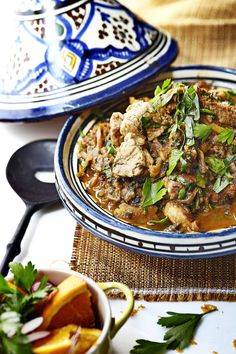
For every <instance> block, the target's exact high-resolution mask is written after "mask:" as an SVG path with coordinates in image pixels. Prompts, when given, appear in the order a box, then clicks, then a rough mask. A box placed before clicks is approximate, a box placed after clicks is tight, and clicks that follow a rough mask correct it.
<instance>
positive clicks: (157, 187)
mask: <svg viewBox="0 0 236 354" xmlns="http://www.w3.org/2000/svg"><path fill="white" fill-rule="evenodd" d="M163 186H164V181H163V180H159V181H157V182H154V183H152V181H151V179H150V178H149V177H147V178H146V180H145V182H144V184H143V189H142V195H143V204H142V208H146V207H148V206H150V205H153V204H156V203H157V202H159V201H160V200H161V199H162V198H163V197H164V195H165V194H166V192H167V190H166V188H163Z"/></svg>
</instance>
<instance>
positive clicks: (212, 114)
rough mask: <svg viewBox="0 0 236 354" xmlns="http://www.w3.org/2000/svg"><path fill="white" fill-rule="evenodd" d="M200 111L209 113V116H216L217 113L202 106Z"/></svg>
mask: <svg viewBox="0 0 236 354" xmlns="http://www.w3.org/2000/svg"><path fill="white" fill-rule="evenodd" d="M200 112H201V113H203V114H207V115H208V116H216V113H215V112H213V111H212V110H211V109H208V108H200Z"/></svg>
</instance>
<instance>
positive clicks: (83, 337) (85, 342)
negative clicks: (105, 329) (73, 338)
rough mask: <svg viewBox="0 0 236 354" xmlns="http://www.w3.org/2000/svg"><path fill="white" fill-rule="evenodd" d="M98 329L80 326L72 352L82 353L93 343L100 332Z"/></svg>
mask: <svg viewBox="0 0 236 354" xmlns="http://www.w3.org/2000/svg"><path fill="white" fill-rule="evenodd" d="M101 332H102V331H101V330H100V329H96V328H80V332H79V337H78V340H77V342H76V344H75V346H74V348H73V349H72V354H74V353H75V354H84V353H86V352H87V350H88V349H89V348H90V347H91V346H92V345H94V344H96V341H97V339H98V337H99V336H100V334H101Z"/></svg>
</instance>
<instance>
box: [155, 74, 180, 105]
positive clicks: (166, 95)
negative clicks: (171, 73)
mask: <svg viewBox="0 0 236 354" xmlns="http://www.w3.org/2000/svg"><path fill="white" fill-rule="evenodd" d="M172 86H173V82H172V81H171V79H166V80H165V81H163V83H162V86H157V87H156V89H155V91H154V97H153V99H152V100H151V104H152V106H153V108H154V109H156V108H161V107H164V106H165V105H166V104H167V103H168V102H169V101H170V100H171V98H172V97H173V95H174V94H175V93H176V91H177V89H176V87H174V88H172Z"/></svg>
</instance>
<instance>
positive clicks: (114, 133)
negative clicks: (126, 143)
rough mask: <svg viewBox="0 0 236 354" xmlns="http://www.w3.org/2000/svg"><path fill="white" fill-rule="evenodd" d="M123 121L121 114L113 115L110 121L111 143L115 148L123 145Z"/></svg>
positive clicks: (115, 113)
mask: <svg viewBox="0 0 236 354" xmlns="http://www.w3.org/2000/svg"><path fill="white" fill-rule="evenodd" d="M122 119H123V114H122V113H119V112H114V113H112V116H111V119H110V133H111V143H112V145H114V146H120V144H121V133H120V125H121V122H122Z"/></svg>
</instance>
